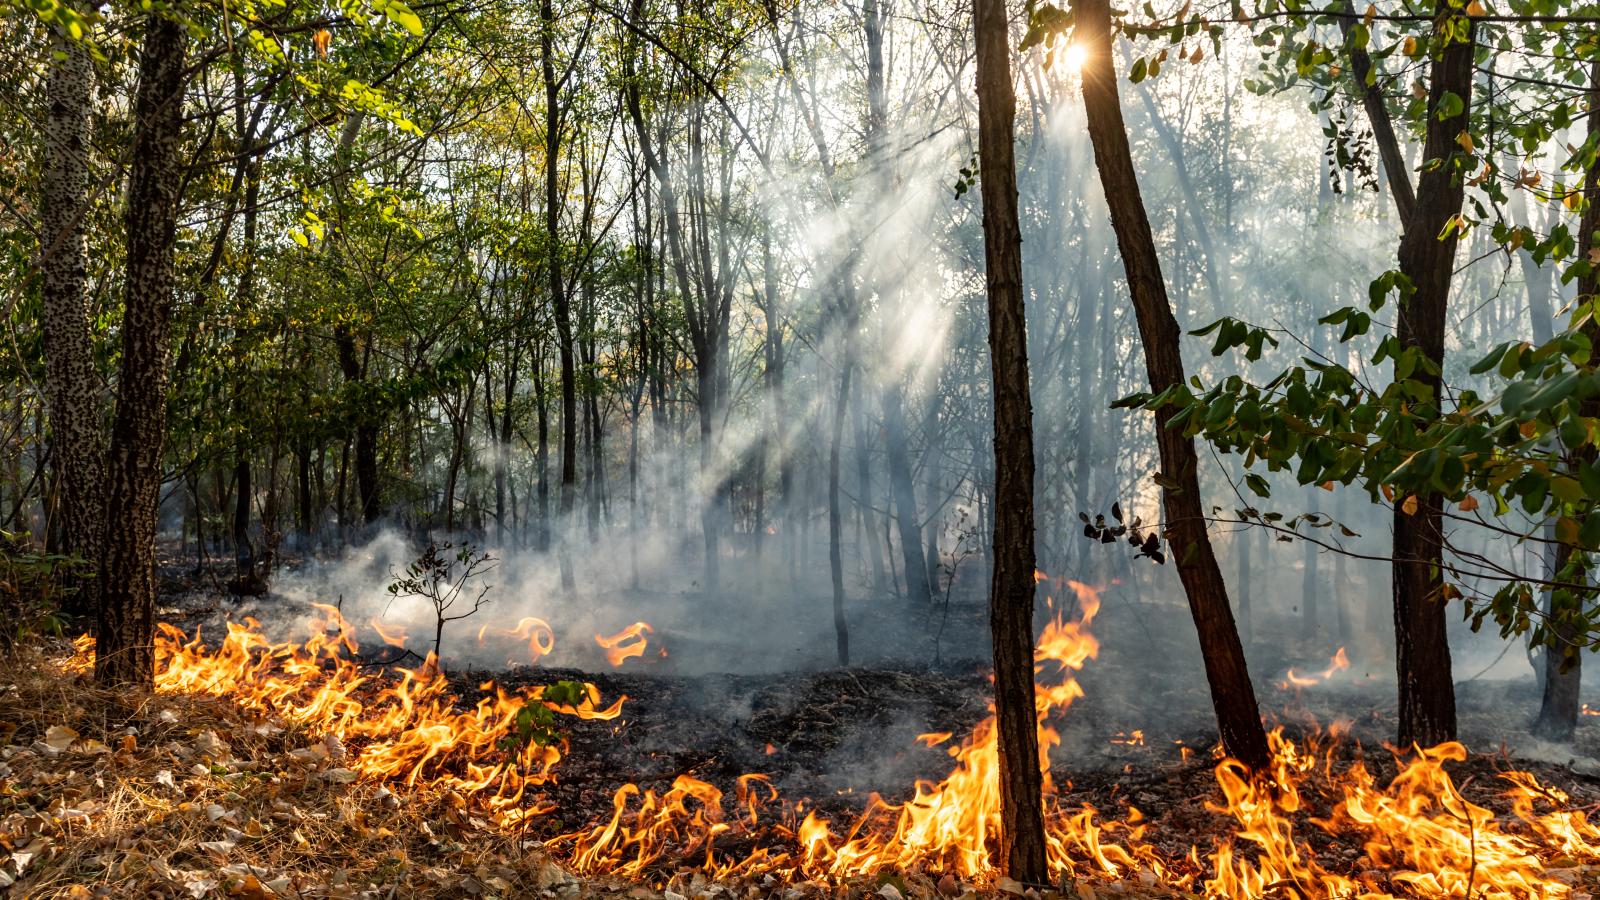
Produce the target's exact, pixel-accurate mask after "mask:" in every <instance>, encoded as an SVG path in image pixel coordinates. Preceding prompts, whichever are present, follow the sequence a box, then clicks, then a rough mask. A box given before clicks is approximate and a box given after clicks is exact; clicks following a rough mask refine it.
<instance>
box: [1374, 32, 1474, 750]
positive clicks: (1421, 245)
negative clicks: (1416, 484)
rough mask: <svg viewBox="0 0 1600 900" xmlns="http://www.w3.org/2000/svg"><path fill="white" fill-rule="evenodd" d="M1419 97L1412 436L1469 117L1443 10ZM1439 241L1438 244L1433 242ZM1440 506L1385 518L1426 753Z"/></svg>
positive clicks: (1432, 381) (1437, 627)
mask: <svg viewBox="0 0 1600 900" xmlns="http://www.w3.org/2000/svg"><path fill="white" fill-rule="evenodd" d="M1438 10H1439V12H1438V19H1437V20H1436V22H1435V25H1434V29H1433V33H1434V39H1435V41H1447V42H1448V43H1446V44H1445V46H1444V47H1442V48H1440V47H1438V46H1435V47H1433V48H1432V53H1433V63H1432V73H1431V76H1430V78H1429V80H1430V82H1431V85H1430V87H1429V90H1428V132H1427V138H1426V140H1425V142H1424V145H1423V159H1424V160H1426V161H1428V162H1431V161H1433V160H1438V161H1439V162H1438V164H1437V165H1429V164H1428V162H1425V163H1424V165H1423V171H1422V175H1421V176H1420V178H1419V179H1418V181H1417V201H1416V208H1415V211H1414V214H1413V216H1412V217H1411V218H1410V219H1408V220H1406V221H1405V236H1404V237H1403V238H1402V239H1401V241H1400V272H1401V273H1402V274H1404V275H1405V276H1406V277H1407V278H1408V279H1410V281H1411V285H1412V287H1413V288H1414V289H1415V292H1414V293H1413V294H1412V295H1411V297H1410V298H1409V299H1405V300H1402V301H1401V304H1400V306H1399V310H1398V311H1399V323H1398V328H1397V331H1396V335H1397V337H1398V339H1399V341H1400V346H1401V347H1402V352H1405V351H1411V350H1417V351H1420V352H1421V354H1422V356H1423V357H1424V358H1425V359H1427V360H1428V362H1429V363H1430V364H1431V365H1429V366H1418V367H1417V368H1416V370H1415V372H1414V373H1413V375H1412V378H1413V379H1414V380H1415V381H1416V382H1418V383H1419V384H1420V385H1421V386H1422V388H1423V391H1424V395H1423V396H1422V397H1420V398H1419V402H1417V403H1416V404H1415V405H1414V406H1413V407H1412V409H1413V415H1414V416H1415V417H1416V418H1417V420H1418V421H1417V425H1416V427H1417V428H1418V429H1419V430H1420V429H1422V428H1425V427H1427V425H1428V424H1429V423H1430V421H1431V420H1432V419H1434V418H1436V417H1437V416H1438V415H1439V413H1440V405H1441V402H1442V397H1441V393H1440V384H1441V382H1440V372H1441V370H1442V368H1443V365H1444V330H1445V310H1446V307H1447V306H1448V301H1449V297H1450V276H1451V273H1452V271H1453V270H1454V267H1455V257H1456V242H1457V240H1458V238H1459V236H1460V230H1459V229H1457V228H1448V229H1447V225H1449V224H1450V222H1451V221H1452V220H1453V219H1455V218H1456V217H1457V216H1459V215H1460V214H1461V204H1462V201H1463V199H1464V198H1465V194H1466V184H1465V178H1466V175H1467V174H1468V173H1467V172H1465V171H1462V172H1457V171H1456V166H1455V165H1454V164H1453V162H1454V160H1455V155H1456V152H1457V151H1458V150H1459V147H1458V146H1457V144H1456V139H1457V137H1458V136H1459V135H1461V134H1462V133H1464V132H1465V131H1466V130H1467V128H1468V110H1470V109H1471V108H1472V81H1473V71H1472V52H1473V33H1474V32H1473V25H1472V20H1471V19H1468V18H1466V17H1465V16H1462V15H1460V14H1459V13H1457V12H1456V11H1454V10H1453V8H1451V7H1450V6H1449V5H1448V4H1445V3H1440V4H1439V5H1438ZM1452 23H1465V27H1466V35H1465V37H1464V38H1460V39H1456V40H1451V39H1450V38H1449V35H1450V34H1451V31H1452V27H1453V25H1452ZM1449 94H1454V95H1455V97H1456V98H1457V99H1458V100H1459V102H1460V104H1461V107H1460V108H1461V112H1459V113H1458V114H1456V115H1453V116H1449V117H1446V118H1442V119H1441V118H1440V116H1439V115H1438V113H1437V110H1438V109H1439V104H1440V103H1441V102H1442V101H1443V100H1444V98H1445V96H1446V95H1449ZM1441 235H1442V237H1441ZM1443 526H1444V505H1443V502H1442V500H1441V498H1440V497H1439V496H1438V495H1437V494H1423V495H1420V496H1418V497H1417V504H1416V508H1415V510H1414V511H1413V512H1407V511H1406V510H1405V508H1404V504H1402V505H1400V506H1397V507H1396V508H1395V511H1394V585H1393V586H1394V630H1395V664H1396V669H1397V671H1398V674H1399V681H1400V684H1399V687H1400V728H1399V733H1398V735H1397V740H1398V741H1399V743H1400V744H1401V745H1402V746H1404V745H1409V744H1414V743H1415V744H1421V745H1423V746H1432V745H1434V744H1437V743H1440V742H1441V741H1450V740H1455V736H1456V698H1455V684H1454V682H1453V681H1452V680H1451V677H1450V641H1449V636H1448V633H1447V631H1446V629H1445V602H1446V597H1445V590H1444V577H1443V574H1442V573H1443V569H1442V566H1443V564H1444V529H1443Z"/></svg>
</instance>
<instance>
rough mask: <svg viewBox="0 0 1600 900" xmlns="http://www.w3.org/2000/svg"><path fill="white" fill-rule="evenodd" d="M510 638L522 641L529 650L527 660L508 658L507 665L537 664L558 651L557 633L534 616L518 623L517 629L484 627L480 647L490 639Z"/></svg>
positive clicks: (479, 632) (480, 637) (480, 629)
mask: <svg viewBox="0 0 1600 900" xmlns="http://www.w3.org/2000/svg"><path fill="white" fill-rule="evenodd" d="M490 637H495V638H502V639H505V638H509V639H512V640H517V641H521V642H522V643H523V644H524V645H525V646H526V647H527V648H528V658H527V659H526V660H521V659H517V658H515V657H512V656H507V657H506V665H508V666H515V665H518V664H520V663H523V662H530V663H535V662H538V661H539V658H540V657H542V656H549V655H550V654H551V652H553V651H554V650H555V649H556V633H555V631H554V630H553V629H552V628H551V627H550V623H549V622H546V621H545V620H543V619H536V618H534V617H533V616H525V617H523V618H522V619H521V620H519V621H518V622H517V627H515V628H496V627H495V626H493V625H487V624H486V625H484V626H483V627H482V628H479V629H478V646H480V647H482V646H484V645H485V644H486V643H487V642H488V640H487V639H488V638H490Z"/></svg>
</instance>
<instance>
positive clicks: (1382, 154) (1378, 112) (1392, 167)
mask: <svg viewBox="0 0 1600 900" xmlns="http://www.w3.org/2000/svg"><path fill="white" fill-rule="evenodd" d="M1344 11H1345V12H1346V13H1354V12H1355V4H1354V3H1352V2H1351V0H1345V2H1344ZM1354 24H1355V22H1354V20H1352V19H1351V18H1349V17H1348V16H1346V17H1344V18H1341V19H1340V20H1339V27H1340V28H1341V29H1343V31H1344V33H1345V36H1346V37H1347V38H1348V36H1349V34H1350V31H1351V29H1352V27H1353V26H1354ZM1350 77H1351V79H1352V81H1353V82H1354V84H1355V86H1356V91H1357V93H1359V94H1360V95H1361V106H1362V108H1363V109H1365V110H1366V113H1367V121H1368V122H1369V123H1370V124H1371V125H1372V140H1373V143H1375V144H1377V145H1378V157H1379V159H1380V160H1382V162H1383V174H1384V178H1385V180H1387V181H1388V184H1389V193H1390V195H1392V196H1393V197H1394V205H1395V209H1396V210H1398V211H1399V213H1400V221H1401V222H1402V223H1404V222H1408V221H1410V220H1411V217H1412V216H1413V215H1414V214H1415V213H1416V207H1417V197H1416V193H1415V192H1414V191H1413V190H1412V189H1411V172H1410V171H1409V170H1408V168H1407V166H1406V161H1405V157H1403V156H1401V155H1400V140H1399V138H1397V137H1396V136H1395V132H1394V122H1393V121H1392V120H1391V119H1390V118H1389V104H1388V100H1387V99H1386V98H1385V97H1384V93H1383V79H1382V77H1381V75H1380V73H1378V72H1376V71H1375V70H1374V68H1373V64H1372V57H1371V56H1370V55H1369V54H1368V53H1367V51H1366V48H1364V47H1352V48H1351V49H1350ZM1429 108H1430V109H1432V107H1431V106H1430V107H1429ZM1429 121H1430V122H1431V121H1432V119H1430V120H1429Z"/></svg>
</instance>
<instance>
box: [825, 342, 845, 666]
mask: <svg viewBox="0 0 1600 900" xmlns="http://www.w3.org/2000/svg"><path fill="white" fill-rule="evenodd" d="M846 339H847V340H848V338H846ZM846 355H847V356H848V354H846ZM834 400H835V403H834V407H833V434H832V435H831V436H830V438H829V443H828V574H829V576H830V578H831V579H832V582H833V634H834V643H835V645H836V649H837V650H838V654H839V665H841V666H848V665H850V625H849V622H848V621H847V620H846V619H845V615H844V548H843V547H842V546H841V544H842V543H843V540H844V534H843V531H844V514H843V512H844V511H843V509H842V508H841V506H842V504H841V501H840V498H839V464H840V456H841V455H842V451H843V449H844V448H843V444H844V419H845V407H846V405H847V404H848V403H849V402H850V366H849V365H848V364H847V365H846V366H845V368H844V371H842V372H840V373H839V393H838V396H836V397H835V398H834Z"/></svg>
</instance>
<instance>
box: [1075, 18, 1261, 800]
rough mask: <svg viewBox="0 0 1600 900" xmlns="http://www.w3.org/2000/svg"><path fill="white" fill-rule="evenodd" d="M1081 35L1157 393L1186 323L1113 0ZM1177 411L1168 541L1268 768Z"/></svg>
mask: <svg viewBox="0 0 1600 900" xmlns="http://www.w3.org/2000/svg"><path fill="white" fill-rule="evenodd" d="M1073 9H1074V11H1075V15H1076V22H1077V24H1076V28H1077V40H1078V41H1079V42H1080V43H1081V44H1083V45H1084V47H1085V48H1086V49H1087V51H1088V52H1087V55H1086V56H1085V59H1084V63H1083V69H1082V73H1083V74H1082V80H1083V107H1084V113H1085V115H1086V116H1087V118H1088V123H1089V139H1090V141H1091V142H1092V143H1093V144H1094V158H1095V165H1096V167H1097V168H1098V169H1099V171H1100V185H1101V187H1102V188H1103V189H1104V190H1105V196H1106V205H1107V206H1108V207H1109V208H1110V210H1111V226H1112V229H1113V230H1114V231H1115V232H1116V235H1117V248H1118V250H1119V251H1120V252H1121V255H1122V267H1123V271H1124V272H1125V273H1126V274H1127V277H1128V292H1129V294H1130V295H1131V297H1132V300H1133V308H1134V314H1135V317H1136V318H1137V319H1138V322H1139V337H1140V340H1141V342H1142V343H1143V345H1144V357H1145V371H1146V373H1147V374H1148V376H1149V379H1150V389H1151V390H1152V391H1155V392H1157V393H1159V392H1161V391H1164V390H1166V389H1167V388H1169V387H1171V386H1173V385H1177V384H1182V383H1183V380H1184V374H1183V356H1182V354H1181V353H1180V351H1179V331H1178V321H1177V319H1176V318H1174V317H1173V314H1172V305H1171V303H1170V301H1168V299H1167V287H1166V284H1165V283H1164V282H1163V281H1162V277H1161V262H1160V259H1159V258H1158V257H1157V256H1156V246H1155V240H1154V238H1153V237H1152V236H1151V234H1150V220H1149V218H1148V217H1147V216H1146V214H1145V209H1144V201H1143V199H1142V198H1141V197H1140V194H1139V182H1138V179H1137V177H1136V176H1135V175H1134V169H1133V157H1132V155H1131V153H1130V152H1129V150H1128V134H1127V130H1126V127H1125V126H1124V124H1123V121H1122V107H1121V103H1120V101H1119V100H1118V97H1117V82H1116V72H1115V70H1114V69H1113V67H1112V62H1111V8H1110V5H1109V4H1108V2H1107V0H1077V2H1075V3H1074V4H1073ZM1174 414H1175V411H1174V410H1173V409H1172V408H1171V407H1165V408H1162V409H1158V410H1156V413H1155V423H1156V447H1157V449H1158V451H1159V453H1160V458H1161V472H1162V475H1163V476H1164V479H1163V481H1164V482H1165V483H1166V484H1174V485H1176V488H1169V487H1166V486H1165V484H1164V485H1163V487H1162V491H1161V498H1162V507H1163V511H1164V512H1165V514H1166V534H1167V540H1168V542H1169V543H1170V544H1171V549H1172V556H1173V559H1174V560H1175V561H1176V564H1177V567H1178V577H1179V579H1180V580H1181V581H1182V582H1183V589H1184V593H1185V594H1186V595H1187V596H1188V598H1189V612H1190V614H1191V615H1192V616H1193V618H1194V624H1195V630H1196V631H1198V632H1199V635H1200V648H1201V652H1202V654H1203V656H1204V659H1205V668H1206V680H1207V682H1208V683H1209V684H1210V686H1211V703H1212V706H1213V707H1214V708H1215V710H1216V714H1217V728H1218V730H1219V731H1220V733H1221V735H1222V744H1223V747H1224V749H1225V750H1226V751H1227V752H1228V753H1229V754H1231V755H1232V756H1233V757H1234V758H1235V759H1238V760H1239V761H1240V762H1242V763H1244V764H1245V765H1247V766H1250V767H1251V768H1255V769H1259V768H1262V767H1265V766H1266V765H1267V763H1268V762H1269V760H1270V755H1269V754H1268V751H1267V736H1266V732H1265V731H1264V730H1263V729H1262V727H1261V713H1260V711H1259V709H1258V707H1257V706H1256V694H1255V688H1254V687H1253V686H1252V685H1251V683H1250V673H1249V670H1248V669H1247V667H1246V666H1245V658H1244V647H1243V645H1241V643H1240V642H1239V632H1238V629H1237V628H1235V627H1234V621H1233V610H1232V609H1231V608H1230V607H1229V605H1228V590H1227V586H1226V584H1225V583H1224V582H1223V580H1222V569H1221V568H1220V567H1219V566H1218V565H1217V556H1216V552H1215V550H1214V549H1213V548H1212V546H1211V536H1210V535H1209V534H1208V533H1207V531H1206V519H1205V510H1204V507H1203V506H1202V505H1201V498H1200V475H1199V458H1198V457H1197V456H1196V455H1195V450H1194V441H1193V440H1191V439H1190V438H1188V437H1186V436H1185V435H1184V434H1183V431H1182V429H1179V428H1173V427H1171V425H1170V422H1171V419H1172V417H1173V415H1174Z"/></svg>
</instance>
